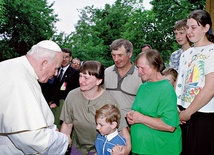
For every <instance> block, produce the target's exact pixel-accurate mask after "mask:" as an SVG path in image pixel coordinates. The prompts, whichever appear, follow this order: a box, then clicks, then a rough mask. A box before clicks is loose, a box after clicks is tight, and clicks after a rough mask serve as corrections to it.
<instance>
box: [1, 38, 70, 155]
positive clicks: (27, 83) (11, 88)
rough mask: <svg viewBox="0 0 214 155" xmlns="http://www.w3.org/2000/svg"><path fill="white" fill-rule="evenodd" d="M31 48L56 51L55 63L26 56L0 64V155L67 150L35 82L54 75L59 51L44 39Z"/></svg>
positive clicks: (56, 154) (55, 154) (54, 153)
mask: <svg viewBox="0 0 214 155" xmlns="http://www.w3.org/2000/svg"><path fill="white" fill-rule="evenodd" d="M32 48H38V50H41V49H42V50H43V51H45V50H46V51H47V50H49V52H51V51H52V52H53V51H54V52H57V53H58V54H57V56H56V58H57V62H56V61H55V60H53V62H51V61H48V59H47V61H45V60H46V59H42V58H43V57H42V56H41V57H39V59H35V58H34V55H30V54H27V55H26V56H22V57H18V58H14V59H10V60H6V61H3V62H1V63H0V155H16V154H18V155H22V154H50V155H61V154H64V153H65V152H66V150H67V147H68V137H67V136H66V135H65V134H63V133H60V132H58V131H57V130H56V126H55V125H54V124H53V123H54V116H53V114H52V112H51V110H50V108H49V106H48V104H47V102H46V100H45V98H44V97H43V95H42V92H41V88H40V85H39V83H38V81H40V80H41V79H42V78H43V77H45V75H47V79H45V80H43V82H47V80H48V79H49V78H51V77H53V76H54V75H55V74H57V73H56V72H57V67H59V66H60V65H61V64H60V63H59V62H61V59H62V58H61V55H60V51H61V49H60V48H59V46H58V45H57V44H56V43H54V42H52V41H47V40H46V41H42V42H40V43H38V44H36V45H34V47H32ZM43 62H44V64H43ZM51 63H53V64H52V65H57V67H56V66H51ZM45 65H46V66H45ZM48 65H49V66H48ZM48 67H49V69H48ZM51 67H52V68H53V67H55V68H54V70H55V71H54V73H51ZM48 70H49V71H48ZM45 73H46V74H45ZM48 76H50V77H48Z"/></svg>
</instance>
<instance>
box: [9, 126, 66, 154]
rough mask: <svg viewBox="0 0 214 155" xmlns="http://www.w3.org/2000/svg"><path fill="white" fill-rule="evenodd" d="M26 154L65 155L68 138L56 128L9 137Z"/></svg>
mask: <svg viewBox="0 0 214 155" xmlns="http://www.w3.org/2000/svg"><path fill="white" fill-rule="evenodd" d="M8 137H9V138H10V140H11V141H12V142H13V144H14V145H15V146H16V148H18V149H19V150H21V151H22V152H23V153H24V154H64V153H65V152H66V150H67V146H68V137H67V136H66V135H65V134H63V133H60V132H58V131H56V128H41V129H37V130H30V131H23V132H19V133H14V134H10V135H8Z"/></svg>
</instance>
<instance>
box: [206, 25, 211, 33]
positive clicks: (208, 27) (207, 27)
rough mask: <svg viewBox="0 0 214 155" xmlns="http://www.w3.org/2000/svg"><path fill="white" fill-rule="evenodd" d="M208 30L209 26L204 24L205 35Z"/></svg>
mask: <svg viewBox="0 0 214 155" xmlns="http://www.w3.org/2000/svg"><path fill="white" fill-rule="evenodd" d="M209 29H210V25H209V24H206V25H205V33H206V32H208V31H209Z"/></svg>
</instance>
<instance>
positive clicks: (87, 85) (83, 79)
mask: <svg viewBox="0 0 214 155" xmlns="http://www.w3.org/2000/svg"><path fill="white" fill-rule="evenodd" d="M101 82H102V80H101V79H97V78H96V77H95V76H93V75H89V74H88V73H87V74H83V73H80V76H79V84H80V89H81V91H90V90H92V89H93V88H95V87H98V86H99V85H100V83H101Z"/></svg>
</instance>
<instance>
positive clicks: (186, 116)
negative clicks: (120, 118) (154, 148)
mask: <svg viewBox="0 0 214 155" xmlns="http://www.w3.org/2000/svg"><path fill="white" fill-rule="evenodd" d="M190 117H191V115H190V114H189V113H188V111H187V110H183V111H181V112H180V114H179V118H180V123H181V124H183V123H186V121H188V120H189V119H190Z"/></svg>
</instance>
